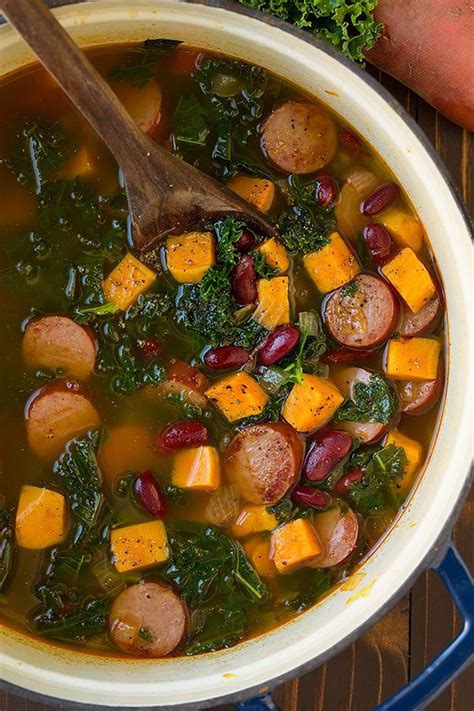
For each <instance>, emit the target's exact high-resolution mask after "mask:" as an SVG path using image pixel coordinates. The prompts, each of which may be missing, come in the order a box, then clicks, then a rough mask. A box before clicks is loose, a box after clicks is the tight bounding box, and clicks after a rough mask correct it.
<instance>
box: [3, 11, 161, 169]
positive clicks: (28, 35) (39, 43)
mask: <svg viewBox="0 0 474 711" xmlns="http://www.w3.org/2000/svg"><path fill="white" fill-rule="evenodd" d="M0 6H1V8H2V10H3V12H4V13H5V15H6V16H7V18H8V20H9V21H10V22H11V24H12V25H13V26H14V27H15V28H16V29H17V31H18V32H19V33H20V35H21V36H22V37H23V39H24V40H25V42H26V43H27V44H28V45H29V46H30V47H31V49H32V50H33V52H34V53H35V54H36V55H37V57H38V59H39V60H40V61H41V63H42V64H43V65H44V66H45V67H46V69H47V70H48V72H49V73H50V74H51V75H52V76H53V77H54V78H55V79H56V81H57V82H58V84H60V86H61V87H62V88H63V89H64V91H65V92H66V94H67V95H68V96H69V98H70V99H71V100H72V101H73V103H74V104H75V105H76V106H77V108H78V109H79V111H80V112H81V113H82V114H83V115H84V116H85V117H86V119H87V120H88V121H89V123H90V124H91V125H92V127H93V128H94V129H95V130H96V132H97V133H98V134H99V136H100V137H101V138H102V140H103V141H104V142H105V144H106V145H107V146H108V148H109V149H110V151H111V153H112V154H113V155H114V156H115V158H116V160H117V161H118V163H119V164H120V166H121V168H122V169H123V170H124V171H125V172H127V171H126V167H127V164H129V161H130V160H131V155H132V154H134V155H135V158H136V149H138V151H139V153H140V152H141V150H146V141H147V137H146V136H145V134H144V133H143V132H142V131H141V130H140V129H139V128H138V126H137V125H136V123H135V122H134V120H133V119H132V118H131V116H130V115H129V114H128V112H127V111H126V109H125V108H124V106H123V105H122V104H121V102H120V101H119V100H118V98H117V97H116V95H115V94H114V92H113V91H112V89H111V88H110V86H109V85H108V84H107V82H106V81H105V80H104V79H103V78H102V77H101V75H100V74H99V72H98V71H97V70H96V69H94V67H93V66H92V64H91V63H90V62H89V60H88V59H87V57H86V56H85V55H84V54H83V52H81V50H80V49H79V48H78V47H77V45H76V44H75V43H74V42H73V40H72V39H71V37H70V36H69V35H68V34H67V32H66V31H65V30H64V29H63V27H62V26H61V25H60V24H59V22H58V21H57V19H56V18H55V17H54V15H53V14H52V12H50V10H48V8H47V7H46V5H45V4H44V2H43V0H0ZM124 136H127V140H126V141H125V140H124ZM131 142H133V143H134V144H135V145H133V146H132V145H130V144H131Z"/></svg>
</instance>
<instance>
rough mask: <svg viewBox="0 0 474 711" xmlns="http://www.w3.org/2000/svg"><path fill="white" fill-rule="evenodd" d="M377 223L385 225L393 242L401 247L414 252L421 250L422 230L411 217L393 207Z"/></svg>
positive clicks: (418, 223)
mask: <svg viewBox="0 0 474 711" xmlns="http://www.w3.org/2000/svg"><path fill="white" fill-rule="evenodd" d="M379 222H381V223H382V224H383V225H385V227H386V228H387V230H388V231H389V232H390V234H391V235H392V237H393V238H394V240H395V241H396V242H398V243H399V244H401V245H402V247H411V248H412V249H413V250H414V251H415V252H418V251H419V250H420V249H421V246H422V244H423V228H422V226H421V223H420V222H419V221H418V220H417V219H416V217H413V215H409V214H408V213H407V212H405V211H404V210H400V209H399V208H395V207H393V208H391V209H390V210H387V212H385V213H383V214H382V215H380V219H379Z"/></svg>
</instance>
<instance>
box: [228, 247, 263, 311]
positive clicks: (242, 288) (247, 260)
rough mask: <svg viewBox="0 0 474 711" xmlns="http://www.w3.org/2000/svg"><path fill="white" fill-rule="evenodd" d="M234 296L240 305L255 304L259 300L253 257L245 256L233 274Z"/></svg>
mask: <svg viewBox="0 0 474 711" xmlns="http://www.w3.org/2000/svg"><path fill="white" fill-rule="evenodd" d="M232 294H233V296H234V298H235V300H236V301H237V302H238V303H239V304H253V303H254V301H256V300H257V275H256V274H255V268H254V265H253V259H252V257H249V255H248V254H244V255H243V257H242V258H241V260H240V262H239V263H238V264H237V266H236V267H234V270H233V272H232Z"/></svg>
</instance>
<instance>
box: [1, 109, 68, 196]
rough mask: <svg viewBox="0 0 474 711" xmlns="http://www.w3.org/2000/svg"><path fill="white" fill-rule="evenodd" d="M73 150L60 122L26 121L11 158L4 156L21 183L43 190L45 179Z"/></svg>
mask: <svg viewBox="0 0 474 711" xmlns="http://www.w3.org/2000/svg"><path fill="white" fill-rule="evenodd" d="M73 151H74V146H73V145H72V144H71V142H70V141H69V140H68V137H67V136H66V134H65V132H64V130H63V129H62V127H61V125H60V124H59V123H58V122H55V123H46V122H36V121H27V122H25V123H24V124H23V125H22V127H21V128H20V129H19V131H18V133H17V135H16V138H15V145H14V147H13V149H12V151H11V154H10V156H9V157H8V158H2V160H1V161H0V164H1V163H4V164H5V165H6V166H7V167H8V168H9V169H10V171H11V172H12V173H13V175H14V176H15V178H16V179H17V181H18V182H19V183H20V184H21V185H25V186H26V187H28V188H34V189H35V191H36V192H37V193H40V192H41V190H42V188H43V187H44V185H45V183H46V182H47V181H48V180H49V179H50V178H51V176H52V175H53V174H54V173H55V171H56V170H57V169H58V168H59V167H60V166H61V164H62V163H64V161H65V160H66V159H67V158H69V156H70V155H71V154H72V152H73Z"/></svg>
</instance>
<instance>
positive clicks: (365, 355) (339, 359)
mask: <svg viewBox="0 0 474 711" xmlns="http://www.w3.org/2000/svg"><path fill="white" fill-rule="evenodd" d="M374 355H375V351H353V350H351V349H350V348H339V349H338V350H335V351H327V352H326V353H325V354H324V355H323V361H324V362H325V363H327V365H337V364H338V363H352V361H358V360H370V359H371V358H373V357H374Z"/></svg>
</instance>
